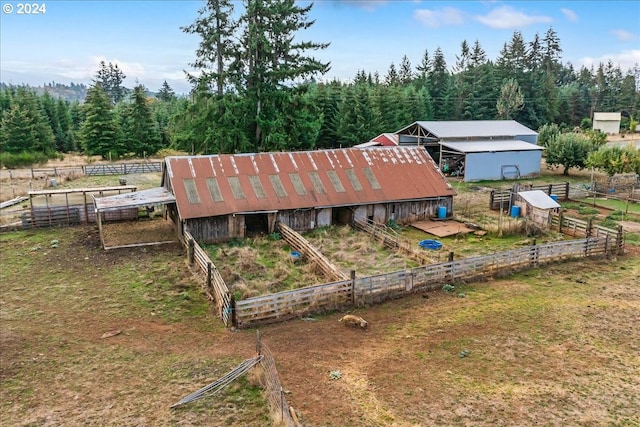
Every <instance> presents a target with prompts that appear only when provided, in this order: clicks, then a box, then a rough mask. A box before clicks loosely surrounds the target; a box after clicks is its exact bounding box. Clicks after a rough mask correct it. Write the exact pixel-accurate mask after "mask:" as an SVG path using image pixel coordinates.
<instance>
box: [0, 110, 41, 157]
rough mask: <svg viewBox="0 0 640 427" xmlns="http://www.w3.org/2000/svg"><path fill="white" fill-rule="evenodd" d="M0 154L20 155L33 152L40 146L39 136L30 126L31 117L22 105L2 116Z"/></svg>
mask: <svg viewBox="0 0 640 427" xmlns="http://www.w3.org/2000/svg"><path fill="white" fill-rule="evenodd" d="M1 123H2V124H1V125H0V131H1V132H0V152H6V153H13V154H18V153H21V152H23V151H26V152H28V151H32V147H35V146H37V145H38V140H37V135H36V134H35V132H33V130H32V129H31V126H30V125H29V117H28V115H27V113H26V111H24V110H23V109H22V108H21V107H20V105H18V104H13V105H12V106H11V108H9V110H8V111H7V112H6V113H5V114H4V115H3V116H2V122H1Z"/></svg>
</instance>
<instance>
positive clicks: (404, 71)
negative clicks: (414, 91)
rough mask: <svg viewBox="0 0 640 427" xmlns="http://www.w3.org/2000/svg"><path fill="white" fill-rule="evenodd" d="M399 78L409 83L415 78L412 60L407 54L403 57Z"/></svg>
mask: <svg viewBox="0 0 640 427" xmlns="http://www.w3.org/2000/svg"><path fill="white" fill-rule="evenodd" d="M398 80H399V81H400V83H401V84H403V85H407V84H409V83H411V81H412V80H413V71H412V68H411V62H410V61H409V58H407V55H404V56H403V57H402V62H401V63H400V70H399V71H398Z"/></svg>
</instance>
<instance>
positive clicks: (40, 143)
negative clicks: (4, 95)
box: [3, 86, 56, 155]
mask: <svg viewBox="0 0 640 427" xmlns="http://www.w3.org/2000/svg"><path fill="white" fill-rule="evenodd" d="M14 108H17V110H16V111H13V112H12V110H13V109H14ZM6 114H11V117H10V121H9V122H8V123H7V124H8V125H9V126H18V129H15V130H12V129H10V128H6V129H4V130H3V131H4V132H8V133H9V134H10V135H18V134H23V135H24V132H23V128H24V126H26V127H27V129H28V130H29V136H28V137H26V138H25V139H24V140H23V141H22V142H21V141H18V140H16V141H13V140H12V141H8V140H7V141H5V144H7V145H6V146H7V147H10V150H11V151H9V149H6V150H7V151H8V152H14V153H16V152H22V151H26V152H38V153H45V154H47V155H48V154H52V153H53V152H55V150H56V148H55V138H54V135H53V131H52V130H51V126H50V124H49V121H48V119H47V116H46V114H45V112H44V110H43V108H42V107H41V104H40V102H39V100H38V97H37V96H36V94H35V92H34V91H33V90H31V89H29V88H27V87H24V86H20V87H18V88H17V89H16V91H15V94H14V95H13V99H12V101H11V108H10V110H9V112H7V113H6ZM19 118H20V119H21V120H24V122H23V123H20V124H18V123H17V120H18V119H19ZM3 119H4V116H3ZM4 132H3V133H4Z"/></svg>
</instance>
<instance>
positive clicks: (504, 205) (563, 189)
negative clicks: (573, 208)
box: [489, 182, 569, 211]
mask: <svg viewBox="0 0 640 427" xmlns="http://www.w3.org/2000/svg"><path fill="white" fill-rule="evenodd" d="M532 190H541V191H544V192H545V193H547V194H548V195H549V196H551V195H552V194H555V195H557V196H558V199H559V200H569V183H568V182H563V183H556V184H538V185H521V184H519V183H516V184H515V185H514V186H513V187H512V188H511V189H503V190H491V193H490V194H489V209H491V210H494V211H498V210H500V209H502V210H509V209H511V206H512V205H513V202H514V197H515V195H516V194H517V193H518V192H519V191H532Z"/></svg>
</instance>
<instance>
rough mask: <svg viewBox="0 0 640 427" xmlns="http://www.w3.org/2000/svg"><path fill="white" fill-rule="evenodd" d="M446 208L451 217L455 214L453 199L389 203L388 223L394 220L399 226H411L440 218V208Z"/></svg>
mask: <svg viewBox="0 0 640 427" xmlns="http://www.w3.org/2000/svg"><path fill="white" fill-rule="evenodd" d="M440 206H444V207H446V208H447V212H448V214H449V215H451V213H452V212H453V197H441V198H438V199H429V200H417V201H413V202H404V203H389V204H388V205H386V209H387V218H388V219H387V221H388V220H389V219H393V220H394V221H395V222H397V223H399V224H410V223H412V222H415V221H420V220H424V219H428V218H433V217H437V216H438V208H439V207H440Z"/></svg>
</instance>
